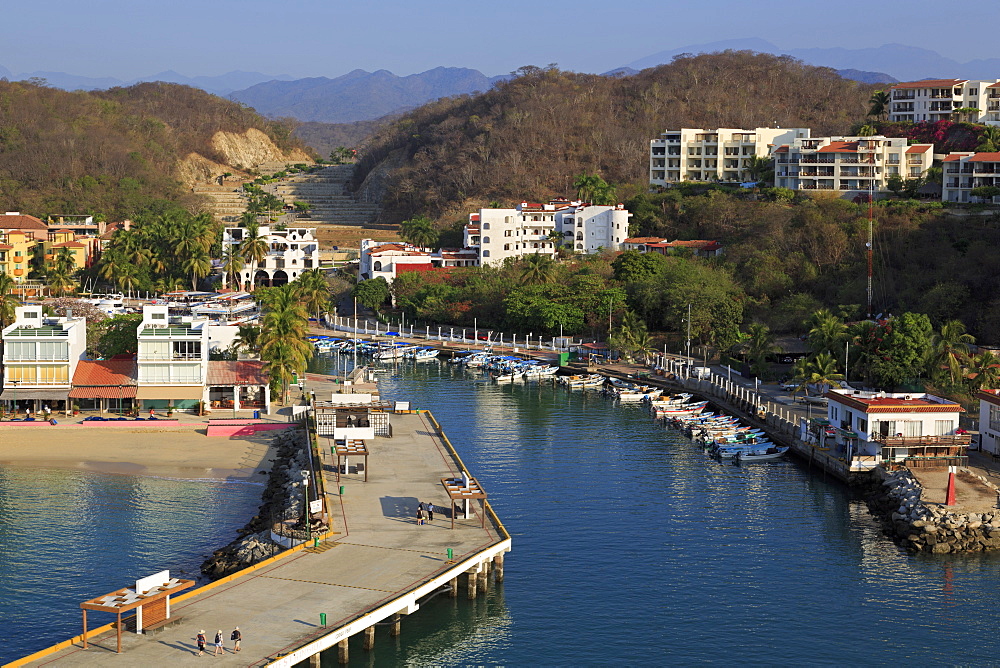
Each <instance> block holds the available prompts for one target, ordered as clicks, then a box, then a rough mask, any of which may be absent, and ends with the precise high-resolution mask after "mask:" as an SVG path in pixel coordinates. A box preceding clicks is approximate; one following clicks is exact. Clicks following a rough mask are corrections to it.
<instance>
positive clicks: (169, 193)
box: [0, 81, 305, 219]
mask: <svg viewBox="0 0 1000 668" xmlns="http://www.w3.org/2000/svg"><path fill="white" fill-rule="evenodd" d="M290 129H291V128H290V127H288V126H286V125H285V124H283V123H280V122H274V121H267V120H265V119H263V118H261V117H260V116H259V115H258V114H257V113H256V112H254V111H253V110H252V109H248V108H246V107H244V106H242V105H240V104H239V103H236V102H231V101H228V100H224V99H222V98H219V97H216V96H214V95H210V94H208V93H205V92H204V91H202V90H199V89H196V88H191V87H188V86H181V85H177V84H166V83H144V84H138V85H136V86H131V87H128V88H112V89H110V90H107V91H95V92H66V91H63V90H58V89H55V88H50V87H47V86H38V85H33V84H29V83H25V82H8V81H0V207H2V208H3V209H4V210H7V211H23V212H26V213H31V214H33V215H38V216H43V215H47V214H60V213H63V214H67V213H85V212H91V213H99V214H103V215H105V216H106V217H108V218H109V219H114V218H124V217H130V216H134V215H135V214H136V213H137V212H138V211H141V210H142V209H143V208H145V207H147V206H149V205H150V203H151V202H153V201H154V200H158V199H169V200H173V201H183V200H184V198H185V197H186V196H187V195H186V194H185V193H190V188H188V187H185V185H184V184H183V183H182V181H183V180H184V178H188V179H190V178H192V174H194V173H196V172H197V170H199V169H201V170H209V171H211V169H226V168H227V167H231V168H232V171H233V172H235V171H237V169H238V168H240V167H252V165H250V164H245V163H246V161H245V160H243V161H239V160H238V158H239V156H238V155H236V153H234V151H233V150H232V148H231V146H232V144H233V141H227V142H220V141H219V138H220V137H226V138H227V139H229V140H233V139H235V140H236V143H237V144H239V143H240V140H241V139H243V140H245V142H244V143H246V144H247V145H248V146H246V147H245V148H252V149H254V150H258V152H259V153H260V154H261V155H265V154H267V152H271V153H272V154H275V155H278V154H280V153H284V154H289V155H291V154H295V155H301V156H302V157H305V152H304V149H303V147H302V145H301V143H300V141H299V140H298V139H295V138H293V137H292V136H291V134H290ZM220 133H224V134H222V135H220ZM237 162H240V164H237Z"/></svg>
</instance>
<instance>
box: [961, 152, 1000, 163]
mask: <svg viewBox="0 0 1000 668" xmlns="http://www.w3.org/2000/svg"><path fill="white" fill-rule="evenodd" d="M969 162H1000V153H976V154H974V155H973V156H972V157H971V158H969Z"/></svg>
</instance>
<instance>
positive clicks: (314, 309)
mask: <svg viewBox="0 0 1000 668" xmlns="http://www.w3.org/2000/svg"><path fill="white" fill-rule="evenodd" d="M295 288H296V290H297V293H298V295H299V300H300V301H301V302H302V305H303V306H305V308H306V310H307V311H309V312H310V313H313V314H315V315H316V322H317V323H318V322H319V321H320V317H321V316H322V314H323V310H324V309H325V308H326V307H327V306H328V305H329V303H330V286H329V285H328V284H327V282H326V276H325V275H324V274H323V271H322V270H321V269H309V270H307V271H303V272H302V273H301V274H299V278H298V280H296V281H295Z"/></svg>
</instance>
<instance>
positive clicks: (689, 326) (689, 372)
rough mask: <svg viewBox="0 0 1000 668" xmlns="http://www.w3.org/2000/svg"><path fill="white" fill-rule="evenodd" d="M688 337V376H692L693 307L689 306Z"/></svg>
mask: <svg viewBox="0 0 1000 668" xmlns="http://www.w3.org/2000/svg"><path fill="white" fill-rule="evenodd" d="M687 324H688V336H687V358H688V359H687V363H688V375H689V376H690V375H691V305H690V304H688V317H687Z"/></svg>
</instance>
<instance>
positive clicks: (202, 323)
mask: <svg viewBox="0 0 1000 668" xmlns="http://www.w3.org/2000/svg"><path fill="white" fill-rule="evenodd" d="M137 333H138V337H139V350H138V353H137V355H136V365H137V368H138V374H137V375H138V389H137V390H136V398H137V399H138V400H140V401H142V402H143V403H142V405H143V408H144V409H146V408H157V409H161V408H167V407H169V406H173V407H175V408H194V407H195V406H196V405H197V403H198V402H199V401H204V402H205V405H208V390H207V387H206V380H207V378H208V349H209V346H208V320H197V321H196V320H193V319H192V318H190V317H182V318H176V317H175V318H171V317H170V314H169V313H168V307H167V306H166V305H165V304H164V305H145V306H143V307H142V322H141V323H139V327H138V330H137Z"/></svg>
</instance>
